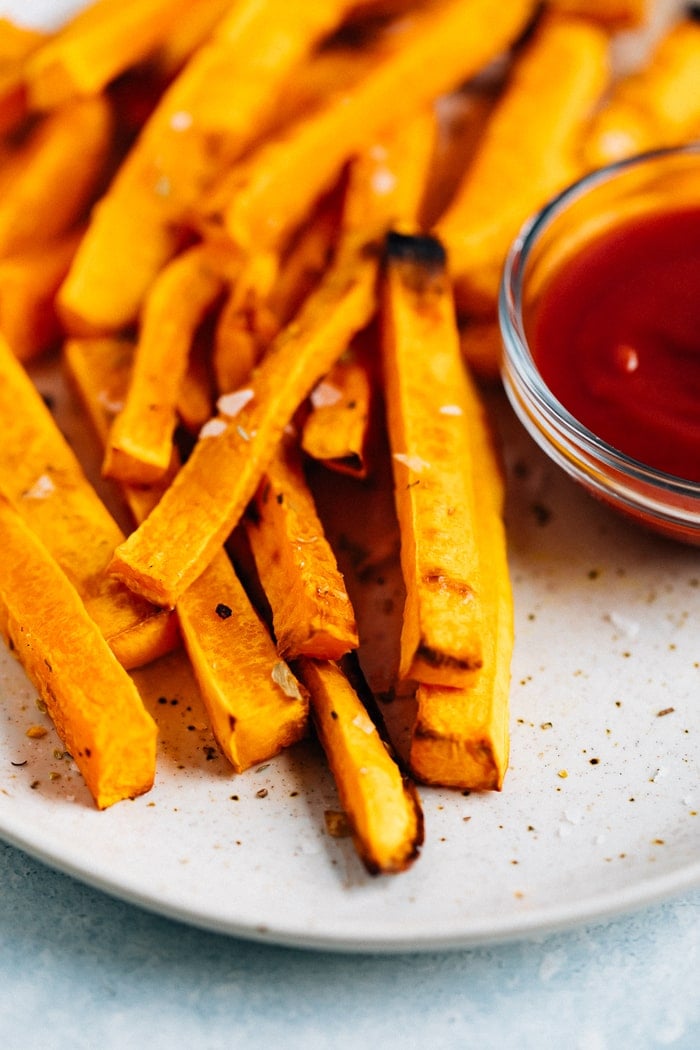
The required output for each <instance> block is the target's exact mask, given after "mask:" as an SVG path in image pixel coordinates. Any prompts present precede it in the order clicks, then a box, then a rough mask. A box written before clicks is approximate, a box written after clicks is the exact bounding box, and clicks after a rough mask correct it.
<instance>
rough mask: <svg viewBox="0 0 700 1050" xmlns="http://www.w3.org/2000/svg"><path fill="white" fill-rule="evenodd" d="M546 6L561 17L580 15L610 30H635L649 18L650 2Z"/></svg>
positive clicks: (552, 2) (589, 0)
mask: <svg viewBox="0 0 700 1050" xmlns="http://www.w3.org/2000/svg"><path fill="white" fill-rule="evenodd" d="M547 6H548V7H551V8H552V10H553V11H558V12H559V13H560V14H563V15H580V16H581V17H582V18H590V19H591V20H592V21H594V22H601V23H602V24H603V25H604V26H607V27H608V28H610V29H614V30H619V29H636V28H638V27H639V26H642V25H644V23H645V22H646V20H647V18H648V17H649V14H650V13H651V12H650V9H651V2H650V0H547Z"/></svg>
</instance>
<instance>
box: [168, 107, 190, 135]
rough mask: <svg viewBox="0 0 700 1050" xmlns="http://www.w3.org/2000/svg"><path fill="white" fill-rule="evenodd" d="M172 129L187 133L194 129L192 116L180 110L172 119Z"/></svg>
mask: <svg viewBox="0 0 700 1050" xmlns="http://www.w3.org/2000/svg"><path fill="white" fill-rule="evenodd" d="M170 127H171V128H172V129H173V131H187V129H188V128H191V127H192V114H191V113H188V112H187V111H186V110H184V109H179V110H178V111H177V113H173V115H172V117H171V118H170Z"/></svg>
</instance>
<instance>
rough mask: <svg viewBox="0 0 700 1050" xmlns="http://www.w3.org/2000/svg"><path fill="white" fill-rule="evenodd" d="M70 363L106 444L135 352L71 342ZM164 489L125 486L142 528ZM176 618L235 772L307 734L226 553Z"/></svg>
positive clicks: (300, 697) (291, 684)
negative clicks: (111, 408)
mask: <svg viewBox="0 0 700 1050" xmlns="http://www.w3.org/2000/svg"><path fill="white" fill-rule="evenodd" d="M65 359H66V363H67V366H68V369H69V372H70V375H71V377H72V379H73V381H74V382H75V384H76V386H77V388H78V390H79V393H80V396H81V399H82V401H83V404H84V406H85V409H86V411H87V413H88V415H89V416H90V418H91V420H92V422H93V425H94V426H95V430H96V432H97V434H98V436H99V438H100V440H101V441H102V442H103V443H105V442H106V440H107V437H108V434H109V428H110V424H111V418H112V413H111V412H110V407H111V406H112V405H113V404H115V403H116V404H119V402H120V400H121V398H122V397H123V396H124V394H125V393H126V390H127V387H128V377H129V372H130V368H131V363H132V359H133V346H131V345H130V344H128V343H125V342H118V341H116V340H110V339H96V340H71V341H69V342H68V343H67V345H66V348H65ZM165 487H166V486H165V484H161V485H156V486H152V487H151V488H150V489H149V488H143V487H141V486H130V485H123V486H122V491H123V493H124V496H125V498H126V501H127V503H128V504H129V507H130V508H131V511H132V513H133V515H134V518H135V520H136V521H143V519H144V518H145V517H146V516H147V515H148V513H149V512H150V511H151V510H152V508H153V507H154V506H155V505H156V503H157V502H158V500H159V499H160V497H161V496H162V493H163V491H164V490H165ZM177 615H178V619H179V623H180V629H181V632H182V637H183V641H184V643H185V648H186V650H187V653H188V656H189V658H190V662H191V664H192V668H193V670H194V673H195V676H196V678H197V682H198V685H199V688H200V691H201V695H202V700H203V701H204V704H205V707H206V709H207V714H208V716H209V721H210V725H211V729H212V732H213V734H214V737H215V739H216V741H217V743H218V745H219V747H220V748H221V751H222V753H223V754H224V755H225V756H226V758H227V759H228V761H229V762H230V763H231V765H232V766H233V769H234V770H235V771H236V772H237V773H242V772H243V771H244V770H245V769H248V768H249V767H250V766H251V765H254V764H255V763H256V762H263V761H265V760H266V759H269V758H272V756H273V755H276V754H277V753H278V752H279V751H280V750H282V748H284V747H289V746H290V745H291V744H294V743H296V742H297V741H298V740H300V739H301V738H302V737H303V736H304V735H305V733H306V731H307V721H308V699H307V697H306V694H305V691H304V690H303V689H300V688H299V685H298V683H295V680H294V678H293V676H292V674H291V671H290V670H289V668H288V667H287V665H286V664H285V663H284V662H283V661H282V660H280V658H279V656H278V655H277V650H276V649H275V645H274V643H273V641H272V639H271V638H270V635H269V632H268V631H267V628H266V627H265V626H264V624H263V623H262V622H261V620H260V618H259V616H258V615H257V613H256V612H255V610H254V609H253V607H252V605H251V603H250V601H249V599H248V597H247V595H246V593H245V591H244V589H243V587H242V585H241V583H240V582H239V580H238V578H237V576H236V573H235V571H234V568H233V565H232V564H231V561H230V560H229V558H228V556H227V555H226V553H225V552H224V551H223V550H221V551H218V552H217V553H216V554H215V555H214V558H213V559H212V561H211V563H210V565H209V566H208V567H207V568H206V569H205V571H204V572H203V573H202V575H201V576H199V577H198V578H197V579H196V580H195V581H194V582H193V584H192V586H191V587H189V588H188V590H187V591H186V592H185V593H184V594H183V595H182V597H181V598H180V600H179V602H178V604H177Z"/></svg>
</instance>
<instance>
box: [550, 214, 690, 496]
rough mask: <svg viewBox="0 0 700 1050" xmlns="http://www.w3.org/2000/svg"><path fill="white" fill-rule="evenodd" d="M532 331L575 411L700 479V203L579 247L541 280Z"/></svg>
mask: <svg viewBox="0 0 700 1050" xmlns="http://www.w3.org/2000/svg"><path fill="white" fill-rule="evenodd" d="M529 341H530V346H531V349H532V354H533V357H534V359H535V363H536V364H537V367H538V368H539V370H540V373H541V375H542V377H543V379H544V381H545V383H546V384H547V386H548V387H549V388H550V390H551V391H552V393H553V394H554V396H555V397H556V398H557V399H558V400H559V401H560V402H561V403H562V404H563V405H564V407H565V408H566V409H568V411H569V412H570V413H571V414H572V415H573V416H575V418H576V419H578V420H579V422H581V423H583V424H584V426H586V427H588V429H589V430H591V431H593V433H594V434H596V435H597V436H598V437H599V438H602V440H603V441H605V442H607V443H608V444H609V445H612V446H613V447H614V448H616V449H617V450H618V451H620V452H623V453H625V454H626V455H628V456H631V457H632V458H634V459H636V460H639V461H641V462H642V463H644V464H647V465H648V466H650V467H654V468H655V469H657V470H661V471H664V472H666V473H668V474H673V475H676V476H678V477H680V478H685V479H687V480H691V481H700V209H695V208H693V209H685V210H678V211H668V212H661V213H654V214H649V215H644V216H640V217H636V218H634V219H629V220H626V221H624V222H622V223H620V225H617V226H615V227H614V228H612V229H610V230H608V231H607V232H605V233H603V234H602V235H600V236H599V237H598V238H596V239H594V240H593V241H592V242H591V243H589V244H588V245H586V246H585V247H584V248H582V249H581V250H580V251H579V252H578V253H577V254H576V255H575V257H573V258H571V259H570V260H568V261H567V262H565V263H564V264H563V265H562V266H561V268H560V269H559V270H558V271H557V272H556V273H555V274H554V276H553V277H552V278H551V280H550V282H549V283H548V285H547V287H546V289H545V290H544V292H543V294H542V297H541V299H540V302H539V304H538V307H537V313H536V316H535V318H534V320H533V327H532V330H531V332H530V339H529Z"/></svg>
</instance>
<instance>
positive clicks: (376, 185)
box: [371, 168, 396, 197]
mask: <svg viewBox="0 0 700 1050" xmlns="http://www.w3.org/2000/svg"><path fill="white" fill-rule="evenodd" d="M371 183H372V190H373V191H374V193H376V194H378V195H379V196H380V197H384V196H385V195H386V194H387V193H391V191H392V190H393V189H394V187H395V186H396V176H395V175H394V173H393V171H389V169H388V168H379V170H378V171H375V173H374V174H373V175H372V179H371Z"/></svg>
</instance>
